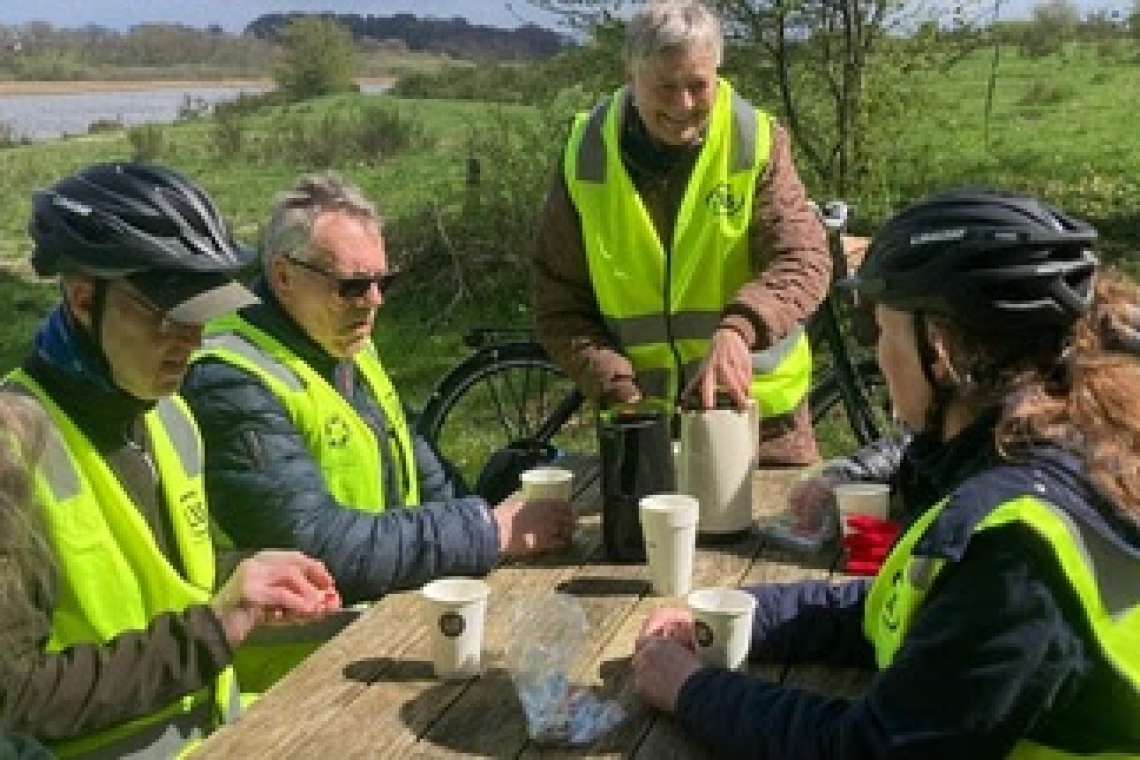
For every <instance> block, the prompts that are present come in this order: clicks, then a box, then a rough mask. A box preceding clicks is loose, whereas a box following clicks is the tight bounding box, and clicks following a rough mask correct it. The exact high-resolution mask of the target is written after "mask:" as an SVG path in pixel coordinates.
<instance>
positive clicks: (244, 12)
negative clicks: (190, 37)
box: [0, 0, 1131, 32]
mask: <svg viewBox="0 0 1140 760" xmlns="http://www.w3.org/2000/svg"><path fill="white" fill-rule="evenodd" d="M1038 2H1040V0H1004V5H1003V8H1004V10H1003V16H1005V17H1007V18H1013V17H1017V16H1021V17H1024V16H1027V15H1028V13H1029V10H1030V9H1031V8H1033V6H1035V5H1037V4H1038ZM1075 3H1076V5H1077V6H1078V7H1080V8H1081V10H1082V12H1087V11H1089V10H1101V9H1104V10H1114V9H1115V10H1124V9H1125V8H1128V7H1131V0H1075ZM326 10H327V11H335V12H339V13H359V14H362V15H363V14H373V15H377V16H391V15H394V14H397V13H411V14H413V15H416V16H419V17H421V18H422V17H427V16H435V17H437V18H452V17H453V16H463V17H464V18H466V19H468V20H469V21H470V22H471V23H474V24H487V25H489V26H500V27H506V28H514V27H516V26H519V25H520V24H522V23H528V22H529V23H537V24H543V25H546V24H550V23H551V18H550V17H549V16H544V15H543V14H542V13H540V12H539V11H538V10H537V9H535V8H534V7H533V6H531V5H530V4H529V3H527V2H526V0H513V2H505V1H504V0H420V1H419V2H405V1H404V0H142V1H141V2H140V0H0V25H2V26H16V25H19V24H24V23H27V22H28V21H37V20H38V21H47V22H48V23H50V24H51V25H52V26H57V27H81V26H84V25H87V24H97V25H99V26H106V27H109V28H112V29H122V30H126V29H128V28H130V27H131V26H134V25H135V24H142V23H175V22H176V23H182V24H188V25H190V26H196V27H205V26H208V25H210V24H219V25H221V26H222V27H223V28H225V29H227V30H229V31H234V32H236V31H240V30H241V29H243V28H244V27H245V25H246V24H248V23H249V22H250V21H252V20H253V19H255V18H257V17H258V16H260V15H261V14H263V13H273V12H281V11H326Z"/></svg>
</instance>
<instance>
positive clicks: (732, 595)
mask: <svg viewBox="0 0 1140 760" xmlns="http://www.w3.org/2000/svg"><path fill="white" fill-rule="evenodd" d="M687 601H688V603H689V609H690V610H691V611H692V613H693V627H694V629H695V633H696V639H697V653H698V654H699V655H700V657H701V660H702V661H703V662H704V663H705V664H706V665H712V666H714V667H718V668H728V669H729V670H739V669H740V667H741V666H742V665H743V664H744V661H745V660H746V659H747V658H748V647H749V645H750V644H751V641H752V618H753V617H754V616H755V614H756V598H755V597H753V596H752V595H751V594H748V593H746V592H744V591H740V590H739V589H734V588H702V589H697V590H696V591H694V592H692V593H691V594H689V596H688V598H687Z"/></svg>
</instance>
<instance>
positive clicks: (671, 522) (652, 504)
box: [638, 493, 700, 596]
mask: <svg viewBox="0 0 1140 760" xmlns="http://www.w3.org/2000/svg"><path fill="white" fill-rule="evenodd" d="M638 516H639V517H640V519H641V533H642V535H643V536H644V538H645V557H646V561H647V562H648V564H649V575H650V578H652V580H653V590H654V591H655V592H657V593H658V594H660V595H661V596H681V595H683V594H687V593H688V592H689V587H690V586H691V584H692V580H693V554H694V553H695V551H696V544H697V520H698V518H699V517H700V509H699V507H698V504H697V500H696V499H694V498H693V497H692V496H688V495H685V494H679V493H662V494H654V495H652V496H646V497H644V498H643V499H641V501H640V502H639V503H638Z"/></svg>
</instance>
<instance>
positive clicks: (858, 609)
mask: <svg viewBox="0 0 1140 760" xmlns="http://www.w3.org/2000/svg"><path fill="white" fill-rule="evenodd" d="M869 586H870V581H868V580H866V579H859V580H853V581H847V582H845V583H839V584H833V583H829V582H827V581H822V580H821V581H805V582H802V583H785V584H777V583H772V584H767V585H763V586H756V587H754V588H748V589H745V591H747V592H749V593H750V594H752V595H753V596H754V597H756V616H755V617H754V618H753V623H752V644H751V647H750V648H749V650H748V656H749V658H751V659H753V660H757V661H761V662H777V663H796V662H821V663H826V664H829V665H835V666H837V667H853V668H864V669H868V670H870V669H872V668H874V666H875V659H874V652H873V650H872V649H871V645H870V644H869V643H868V642H867V638H866V637H865V636H864V635H863V600H864V599H865V598H866V595H867V588H868V587H869Z"/></svg>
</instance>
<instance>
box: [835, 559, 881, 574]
mask: <svg viewBox="0 0 1140 760" xmlns="http://www.w3.org/2000/svg"><path fill="white" fill-rule="evenodd" d="M882 564H883V563H882V562H874V561H871V560H859V559H849V560H847V564H846V565H844V568H843V569H844V570H845V571H846V572H847V573H848V574H849V575H874V574H875V573H877V572H879V568H880V567H881V566H882Z"/></svg>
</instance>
